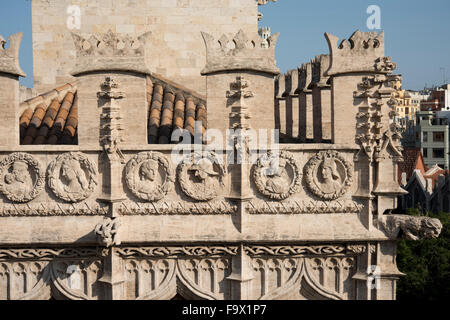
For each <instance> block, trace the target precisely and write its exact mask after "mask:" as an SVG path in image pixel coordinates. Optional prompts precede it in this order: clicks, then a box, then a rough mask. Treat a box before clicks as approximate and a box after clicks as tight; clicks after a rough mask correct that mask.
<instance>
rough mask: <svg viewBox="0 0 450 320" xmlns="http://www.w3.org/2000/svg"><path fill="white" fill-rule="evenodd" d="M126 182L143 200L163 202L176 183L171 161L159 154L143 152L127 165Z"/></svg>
mask: <svg viewBox="0 0 450 320" xmlns="http://www.w3.org/2000/svg"><path fill="white" fill-rule="evenodd" d="M125 174H126V177H125V181H126V183H127V186H128V188H129V189H130V190H131V192H132V193H133V194H134V195H135V196H136V197H138V198H139V199H141V200H145V201H150V202H153V201H158V200H161V199H162V198H163V197H164V196H165V195H166V194H167V192H169V191H170V188H171V186H172V184H173V182H174V181H175V172H174V170H173V168H172V165H171V164H170V162H169V160H167V158H166V157H165V156H164V155H163V154H162V153H159V152H141V153H139V154H138V155H136V156H134V157H133V158H132V159H131V160H130V161H129V162H128V163H127V165H126V168H125Z"/></svg>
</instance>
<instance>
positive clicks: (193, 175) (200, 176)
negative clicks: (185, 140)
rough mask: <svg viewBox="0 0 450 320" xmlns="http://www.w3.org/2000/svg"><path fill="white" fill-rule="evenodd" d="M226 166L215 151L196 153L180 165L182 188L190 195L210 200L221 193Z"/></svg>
mask: <svg viewBox="0 0 450 320" xmlns="http://www.w3.org/2000/svg"><path fill="white" fill-rule="evenodd" d="M225 175H226V168H225V166H224V165H222V164H220V161H219V158H218V157H217V155H216V154H214V153H212V152H211V153H209V154H199V153H195V154H192V155H191V156H189V157H187V158H186V159H184V160H183V162H182V163H180V165H179V166H178V181H179V182H180V187H181V190H182V191H183V193H184V194H186V195H187V196H188V197H190V198H192V199H194V200H199V201H209V200H212V199H214V198H216V197H217V196H218V195H219V194H220V190H221V187H223V179H224V177H225Z"/></svg>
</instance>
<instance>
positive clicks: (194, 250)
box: [116, 246, 238, 259]
mask: <svg viewBox="0 0 450 320" xmlns="http://www.w3.org/2000/svg"><path fill="white" fill-rule="evenodd" d="M237 251H238V246H182V247H123V248H117V251H116V252H117V254H119V255H120V256H121V257H122V258H127V259H128V258H148V257H165V258H167V257H182V256H193V257H211V256H224V255H230V256H234V255H236V254H237Z"/></svg>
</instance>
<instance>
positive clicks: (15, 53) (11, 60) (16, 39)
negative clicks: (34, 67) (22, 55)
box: [0, 32, 26, 77]
mask: <svg viewBox="0 0 450 320" xmlns="http://www.w3.org/2000/svg"><path fill="white" fill-rule="evenodd" d="M22 37H23V33H22V32H20V33H16V34H13V35H12V36H10V37H8V40H9V48H8V49H6V48H5V46H6V40H5V39H4V38H3V37H2V36H1V35H0V72H3V73H9V74H12V75H15V76H21V77H26V75H25V72H23V71H22V69H21V68H20V64H19V50H20V43H21V42H22Z"/></svg>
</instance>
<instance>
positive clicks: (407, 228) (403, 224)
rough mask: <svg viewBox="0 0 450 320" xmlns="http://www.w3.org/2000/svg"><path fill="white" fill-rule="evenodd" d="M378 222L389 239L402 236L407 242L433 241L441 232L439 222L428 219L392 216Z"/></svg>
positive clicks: (384, 217) (386, 216)
mask: <svg viewBox="0 0 450 320" xmlns="http://www.w3.org/2000/svg"><path fill="white" fill-rule="evenodd" d="M380 222H381V225H382V226H383V228H384V231H385V232H386V233H387V235H388V236H389V237H390V238H398V237H400V236H403V238H405V239H408V240H421V239H434V238H437V237H439V235H440V234H441V231H442V223H441V221H439V219H433V218H429V217H415V216H407V215H396V214H393V215H385V216H383V217H382V218H381V221H380Z"/></svg>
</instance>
